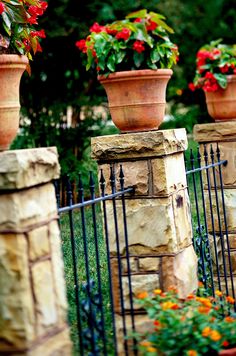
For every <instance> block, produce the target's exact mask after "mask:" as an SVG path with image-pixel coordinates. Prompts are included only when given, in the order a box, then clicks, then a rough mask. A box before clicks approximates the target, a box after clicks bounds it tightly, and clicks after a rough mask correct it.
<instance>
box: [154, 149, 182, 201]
mask: <svg viewBox="0 0 236 356" xmlns="http://www.w3.org/2000/svg"><path fill="white" fill-rule="evenodd" d="M151 167H152V182H153V188H152V194H153V195H154V196H166V195H170V194H172V193H173V192H176V191H177V190H178V189H183V187H186V185H187V182H186V173H185V165H184V156H183V153H182V152H181V153H177V154H173V155H170V156H164V157H161V158H156V159H152V160H151Z"/></svg>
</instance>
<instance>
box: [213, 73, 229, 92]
mask: <svg viewBox="0 0 236 356" xmlns="http://www.w3.org/2000/svg"><path fill="white" fill-rule="evenodd" d="M214 77H215V78H216V80H217V82H218V84H219V86H220V87H221V88H223V89H225V88H226V87H227V78H226V76H225V75H224V74H220V73H216V74H215V73H214Z"/></svg>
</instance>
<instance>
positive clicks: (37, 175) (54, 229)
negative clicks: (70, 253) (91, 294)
mask: <svg viewBox="0 0 236 356" xmlns="http://www.w3.org/2000/svg"><path fill="white" fill-rule="evenodd" d="M58 177H59V164H58V158H57V151H56V148H40V149H29V150H28V149H27V150H16V151H4V152H1V153H0V212H1V213H0V354H1V355H30V356H42V355H43V356H52V355H70V354H71V342H70V337H69V329H68V325H67V322H66V320H67V301H66V291H65V283H64V270H63V260H62V255H61V244H60V232H59V228H58V221H57V219H58V216H57V206H56V199H55V193H54V187H53V184H52V180H53V179H55V178H58Z"/></svg>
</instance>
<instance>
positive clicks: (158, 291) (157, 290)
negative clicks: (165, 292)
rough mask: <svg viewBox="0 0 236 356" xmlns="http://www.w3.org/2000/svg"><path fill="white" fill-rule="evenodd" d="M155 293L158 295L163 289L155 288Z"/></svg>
mask: <svg viewBox="0 0 236 356" xmlns="http://www.w3.org/2000/svg"><path fill="white" fill-rule="evenodd" d="M153 293H154V294H156V295H160V294H161V293H162V290H161V289H154V291H153Z"/></svg>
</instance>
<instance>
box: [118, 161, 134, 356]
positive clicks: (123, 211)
mask: <svg viewBox="0 0 236 356" xmlns="http://www.w3.org/2000/svg"><path fill="white" fill-rule="evenodd" d="M119 178H120V189H121V191H124V172H123V169H122V165H120V175H119ZM121 201H122V213H123V225H124V237H125V251H126V262H127V271H128V284H129V302H130V313H131V323H132V330H133V332H135V323H134V303H133V292H132V281H131V268H130V256H129V241H128V229H127V221H126V208H125V196H124V194H122V196H121ZM133 343H134V353H135V355H137V349H136V345H137V342H136V339H133Z"/></svg>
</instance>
